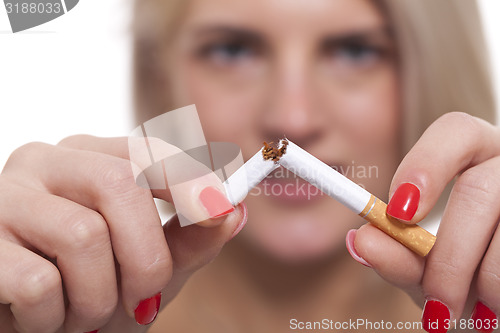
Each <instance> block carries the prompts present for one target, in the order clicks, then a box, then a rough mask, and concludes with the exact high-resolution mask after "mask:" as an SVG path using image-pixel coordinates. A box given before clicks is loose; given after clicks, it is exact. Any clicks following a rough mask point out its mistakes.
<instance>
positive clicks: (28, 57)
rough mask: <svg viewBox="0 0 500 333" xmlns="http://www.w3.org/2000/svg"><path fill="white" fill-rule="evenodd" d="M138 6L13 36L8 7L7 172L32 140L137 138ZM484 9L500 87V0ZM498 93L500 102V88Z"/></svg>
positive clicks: (1, 154) (2, 67) (1, 37)
mask: <svg viewBox="0 0 500 333" xmlns="http://www.w3.org/2000/svg"><path fill="white" fill-rule="evenodd" d="M415 1H418V0H415ZM130 5H131V0H99V1H95V0H80V2H79V3H78V5H77V6H76V7H75V8H74V9H73V10H71V11H70V12H68V13H67V14H66V15H64V16H62V17H59V18H57V19H56V20H54V21H51V22H48V23H46V24H44V25H41V26H38V27H35V28H32V29H30V30H28V31H26V32H21V33H16V34H13V33H12V32H11V30H10V25H9V22H8V18H7V14H6V11H5V9H4V6H3V5H2V4H0V169H1V167H2V166H3V165H4V163H5V161H6V160H7V158H8V156H9V155H10V153H11V151H12V150H14V149H15V148H16V147H18V146H20V145H22V144H24V143H27V142H30V141H43V142H47V143H57V141H59V140H60V139H61V138H63V137H65V136H68V135H72V134H77V133H88V134H93V135H100V136H118V135H127V134H128V133H129V131H130V130H131V128H132V121H131V119H130V115H131V114H132V105H131V102H132V96H131V71H130V69H131V64H130V61H131V48H130V39H129V37H130V34H129V31H130V27H129V16H130ZM480 5H481V10H482V12H483V16H484V23H485V28H486V33H487V38H488V41H489V44H490V50H491V58H492V59H493V61H494V68H495V77H496V82H499V83H500V37H498V34H499V32H500V20H498V17H499V16H500V1H499V0H480ZM41 64H43V65H41ZM496 93H497V97H498V100H499V101H500V84H497V86H496Z"/></svg>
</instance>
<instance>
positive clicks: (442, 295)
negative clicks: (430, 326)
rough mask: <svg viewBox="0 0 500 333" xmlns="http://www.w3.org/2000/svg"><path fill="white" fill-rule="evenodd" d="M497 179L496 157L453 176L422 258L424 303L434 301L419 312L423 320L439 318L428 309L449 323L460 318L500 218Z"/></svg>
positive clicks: (499, 161)
mask: <svg viewBox="0 0 500 333" xmlns="http://www.w3.org/2000/svg"><path fill="white" fill-rule="evenodd" d="M499 179H500V157H497V158H493V159H490V160H488V161H486V162H483V163H482V164H479V165H477V166H475V167H473V168H471V169H468V170H467V171H465V172H464V173H463V174H462V175H461V176H459V177H458V179H457V181H456V183H455V185H454V187H453V189H452V192H451V195H450V198H449V201H448V204H447V206H446V209H445V212H444V215H443V218H442V222H441V225H440V227H439V230H438V234H437V241H436V244H435V245H434V248H433V249H432V251H431V253H430V254H429V256H428V258H427V263H426V268H425V273H424V278H423V282H422V286H423V289H424V295H425V296H426V298H427V300H433V301H435V302H433V303H432V304H431V305H432V306H430V307H429V308H431V310H429V311H427V312H425V311H424V315H426V316H427V318H429V319H436V316H438V314H437V312H436V311H435V310H432V309H435V307H436V306H439V308H440V309H442V310H443V311H444V314H445V315H447V316H449V317H450V318H451V319H452V320H453V319H458V318H460V316H461V314H462V312H463V309H464V306H465V303H466V300H467V296H468V294H469V290H470V287H471V282H472V280H473V278H474V274H475V271H476V269H477V268H478V266H479V263H480V262H481V259H482V257H483V255H484V253H485V252H486V249H487V247H488V244H489V243H490V240H491V238H492V235H493V233H494V230H495V228H496V225H497V221H498V217H499V216H500V206H499V205H498V201H497V198H498V196H499V195H500V181H499ZM436 301H438V302H439V303H436ZM446 308H447V309H446ZM426 309H427V306H426ZM446 310H448V313H446Z"/></svg>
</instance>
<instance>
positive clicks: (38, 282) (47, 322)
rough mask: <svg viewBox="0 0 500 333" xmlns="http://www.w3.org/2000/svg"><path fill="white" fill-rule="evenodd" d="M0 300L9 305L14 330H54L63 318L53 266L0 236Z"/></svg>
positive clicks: (61, 322)
mask: <svg viewBox="0 0 500 333" xmlns="http://www.w3.org/2000/svg"><path fill="white" fill-rule="evenodd" d="M0 253H8V254H9V255H7V256H5V255H4V256H2V260H0V303H2V304H8V305H10V311H12V317H11V320H12V322H11V323H9V325H8V326H2V331H3V330H4V328H5V330H6V331H9V329H8V327H9V326H11V327H13V328H15V329H16V331H18V332H40V333H45V332H47V333H49V332H55V331H56V330H57V329H58V328H59V327H60V326H62V324H63V322H64V314H65V309H64V298H63V291H62V283H61V277H60V275H59V271H58V270H57V268H56V267H55V266H54V265H53V264H52V263H50V262H49V261H47V260H45V259H43V258H42V257H40V256H38V255H36V254H34V253H33V252H31V251H29V250H27V249H25V248H23V247H21V246H19V245H16V244H13V243H10V242H8V241H5V240H0Z"/></svg>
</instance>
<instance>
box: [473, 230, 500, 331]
mask: <svg viewBox="0 0 500 333" xmlns="http://www.w3.org/2000/svg"><path fill="white" fill-rule="evenodd" d="M499 230H500V229H499V228H498V224H497V229H496V231H495V235H494V237H493V239H492V240H491V243H490V244H489V246H488V251H487V252H486V255H485V256H484V258H483V260H482V262H481V266H480V268H479V273H478V276H477V281H476V292H477V295H478V300H477V302H478V303H477V304H476V306H475V307H476V309H475V311H474V312H473V315H472V319H473V320H474V323H475V324H476V329H483V330H482V332H491V331H492V330H490V329H489V328H494V327H496V326H497V325H495V323H496V324H498V315H499V314H500V267H499V265H498V263H499V262H500V231H499ZM479 303H480V304H479Z"/></svg>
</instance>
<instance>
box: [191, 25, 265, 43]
mask: <svg viewBox="0 0 500 333" xmlns="http://www.w3.org/2000/svg"><path fill="white" fill-rule="evenodd" d="M193 35H194V36H195V37H197V38H208V37H210V36H213V35H215V36H230V37H232V38H238V39H243V40H246V41H250V42H254V43H261V42H263V38H262V34H261V33H259V32H258V31H255V30H252V29H247V28H240V27H234V26H230V25H207V26H201V27H197V28H195V29H194V31H193Z"/></svg>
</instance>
